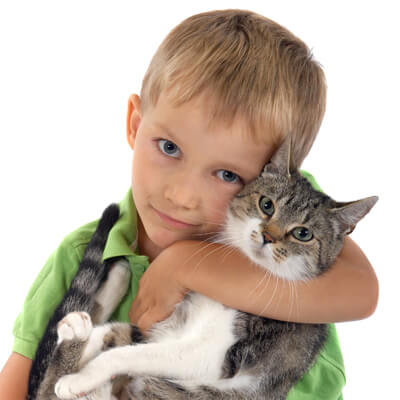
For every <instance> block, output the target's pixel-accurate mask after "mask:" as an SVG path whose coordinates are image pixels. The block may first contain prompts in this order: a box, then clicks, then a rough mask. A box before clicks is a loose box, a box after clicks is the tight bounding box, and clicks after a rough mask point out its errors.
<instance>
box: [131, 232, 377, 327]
mask: <svg viewBox="0 0 400 400" xmlns="http://www.w3.org/2000/svg"><path fill="white" fill-rule="evenodd" d="M187 290H193V291H195V292H199V293H202V294H204V295H206V296H208V297H210V298H212V299H215V300H217V301H219V302H221V303H223V304H225V305H227V306H229V307H232V308H236V309H239V310H242V311H246V312H249V313H252V314H257V315H262V316H265V317H269V318H274V319H279V320H290V321H293V322H306V323H307V322H308V323H327V322H342V321H350V320H357V319H362V318H366V317H368V316H370V315H371V314H372V313H373V312H374V311H375V308H376V305H377V301H378V281H377V278H376V275H375V272H374V270H373V268H372V266H371V264H370V263H369V261H368V259H367V258H366V256H365V255H364V253H363V252H362V251H361V249H360V248H359V247H358V246H357V245H356V243H355V242H354V241H353V240H351V239H350V238H349V237H346V239H345V243H344V247H343V250H342V252H341V253H340V255H339V256H338V258H337V260H336V262H335V263H334V265H333V266H332V268H331V269H330V270H329V271H327V272H326V273H325V274H323V275H321V276H320V277H318V278H315V279H313V280H310V281H308V282H298V283H294V282H292V283H288V282H287V281H284V280H282V279H279V278H276V277H274V276H273V275H271V274H269V273H268V272H267V271H265V270H263V269H261V268H260V267H257V266H256V265H255V264H253V263H252V262H251V261H250V260H249V259H248V258H247V257H246V256H244V255H243V254H242V253H241V252H239V251H238V250H233V249H229V248H227V247H224V246H222V245H219V244H214V243H204V242H198V241H182V242H176V243H174V244H173V245H172V246H170V247H169V248H167V249H165V250H164V251H163V252H162V253H161V254H160V255H159V256H158V257H157V258H156V259H155V260H154V261H153V263H152V264H151V265H150V267H149V268H148V270H147V271H146V273H145V274H144V275H143V277H142V279H141V280H140V283H139V293H138V296H137V298H136V299H135V301H134V302H133V303H132V308H131V313H130V318H131V321H132V322H135V323H137V324H138V325H139V327H140V328H141V329H142V330H146V329H148V328H149V327H150V326H151V325H152V324H153V323H154V322H156V321H159V320H162V319H164V318H165V317H167V316H168V315H169V314H170V313H171V312H172V311H173V307H174V305H175V304H176V303H177V302H178V301H179V300H181V299H182V298H183V295H184V293H185V292H186V291H187Z"/></svg>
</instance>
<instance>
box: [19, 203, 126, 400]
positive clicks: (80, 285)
mask: <svg viewBox="0 0 400 400" xmlns="http://www.w3.org/2000/svg"><path fill="white" fill-rule="evenodd" d="M118 218H119V207H118V205H116V204H111V205H110V206H108V207H107V208H106V209H105V210H104V212H103V215H102V217H101V219H100V221H99V223H98V226H97V228H96V231H95V232H94V234H93V236H92V238H91V240H90V242H89V244H88V246H87V247H86V249H85V252H84V254H83V258H82V261H81V263H80V265H79V270H78V273H77V274H76V276H75V278H74V279H73V280H72V282H71V286H70V288H69V290H68V291H67V293H66V295H65V296H64V298H63V300H62V301H61V303H60V304H59V305H58V306H57V308H56V310H55V311H54V314H53V315H52V317H51V318H50V320H49V323H48V325H47V327H46V330H45V333H44V335H43V337H42V340H41V341H40V343H39V346H38V348H37V351H36V354H35V358H34V360H33V364H32V368H31V372H30V375H29V383H28V396H27V399H28V400H34V399H36V395H37V392H38V389H39V386H40V384H41V382H42V381H43V378H44V375H45V372H46V370H47V367H48V365H49V362H50V360H51V357H52V355H53V352H54V349H55V348H56V345H57V324H58V322H59V321H60V320H61V319H62V318H64V317H65V316H66V315H67V314H68V313H69V312H71V311H86V312H87V313H89V314H92V313H93V311H94V310H95V308H96V303H95V293H96V291H97V290H98V288H99V286H100V285H101V283H102V282H103V281H104V279H105V278H106V274H107V269H108V268H107V267H108V265H109V264H110V262H109V261H108V262H106V263H102V262H101V258H102V255H103V251H104V247H105V244H106V241H107V237H108V234H109V232H110V230H111V228H112V227H113V226H114V224H115V222H116V221H117V220H118ZM111 261H112V260H111Z"/></svg>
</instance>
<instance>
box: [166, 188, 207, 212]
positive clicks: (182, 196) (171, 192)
mask: <svg viewBox="0 0 400 400" xmlns="http://www.w3.org/2000/svg"><path fill="white" fill-rule="evenodd" d="M197 189H199V188H197ZM165 197H166V198H167V199H168V200H169V201H171V203H173V204H174V205H175V206H176V207H181V208H187V209H191V210H193V209H195V208H197V207H198V205H199V203H200V196H199V190H196V188H195V185H192V184H188V183H187V182H181V183H177V182H175V183H174V184H170V185H168V186H167V187H166V189H165Z"/></svg>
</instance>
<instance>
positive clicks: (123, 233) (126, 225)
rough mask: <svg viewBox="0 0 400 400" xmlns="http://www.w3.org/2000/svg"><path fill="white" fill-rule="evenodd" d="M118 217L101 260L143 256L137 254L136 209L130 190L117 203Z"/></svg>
mask: <svg viewBox="0 0 400 400" xmlns="http://www.w3.org/2000/svg"><path fill="white" fill-rule="evenodd" d="M119 209H120V217H119V219H118V221H117V222H116V223H115V225H114V226H113V227H112V229H111V231H110V233H109V235H108V239H107V243H106V247H105V249H104V252H103V259H102V261H104V260H106V259H108V258H112V257H120V256H125V257H131V256H136V257H140V258H141V257H144V258H145V259H147V257H146V256H139V255H137V252H136V251H137V211H136V207H135V204H134V202H133V198H132V190H131V189H129V191H128V192H127V193H126V195H125V197H124V198H123V200H122V201H121V202H120V203H119Z"/></svg>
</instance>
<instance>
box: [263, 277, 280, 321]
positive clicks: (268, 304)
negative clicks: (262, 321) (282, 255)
mask: <svg viewBox="0 0 400 400" xmlns="http://www.w3.org/2000/svg"><path fill="white" fill-rule="evenodd" d="M270 277H272V274H271V275H270ZM274 278H275V288H274V290H273V292H272V296H271V297H270V299H269V302H268V303H267V304H266V305H265V306H264V308H263V309H262V310H261V313H260V315H264V311H265V310H267V309H268V308H269V306H270V305H271V303H272V301H273V299H274V297H275V293H276V290H277V288H278V278H277V277H274ZM266 287H267V286H264V289H265V288H266ZM264 289H263V290H264Z"/></svg>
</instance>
